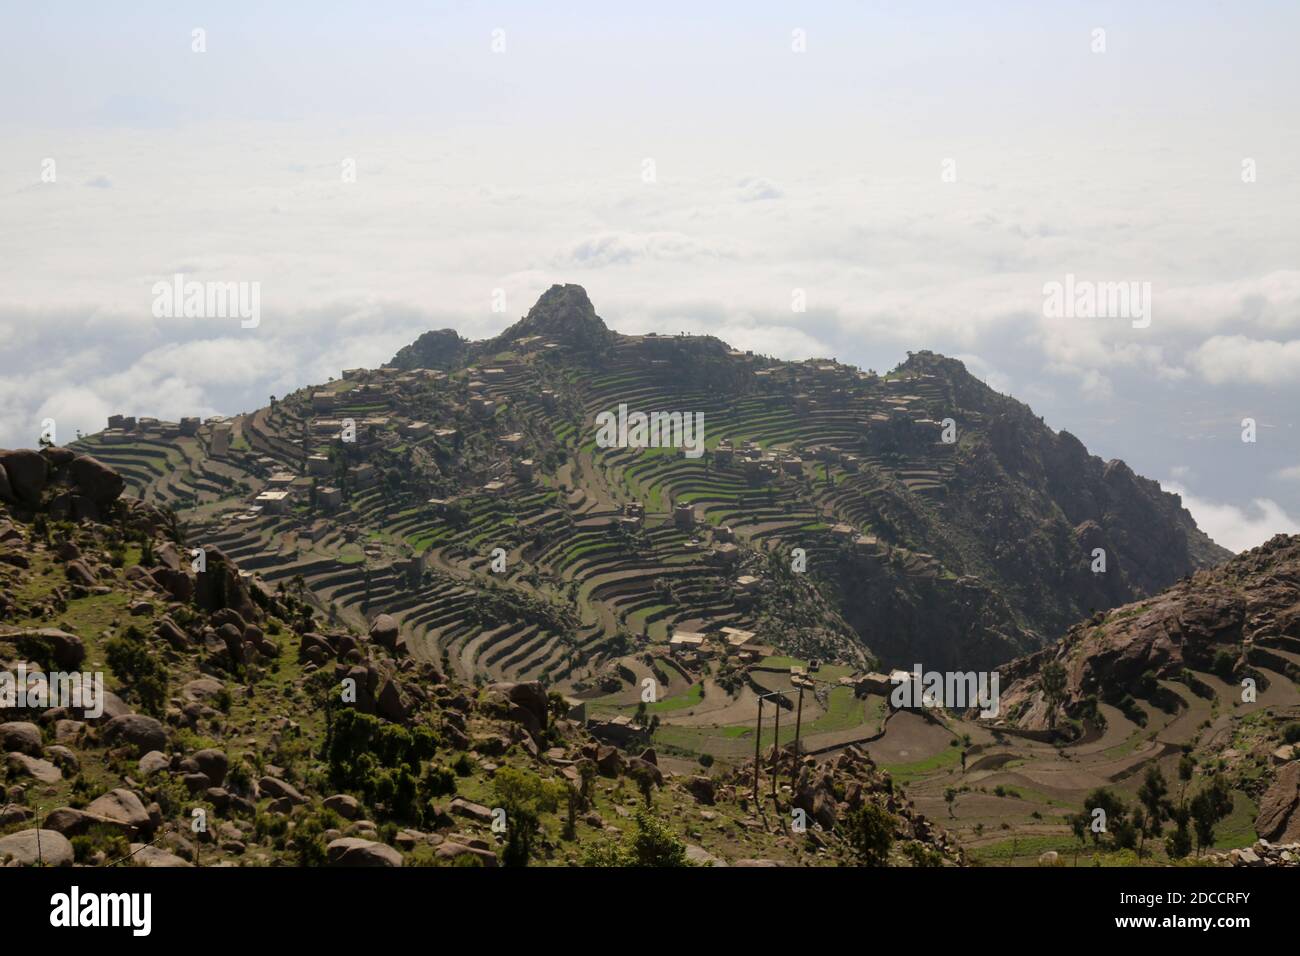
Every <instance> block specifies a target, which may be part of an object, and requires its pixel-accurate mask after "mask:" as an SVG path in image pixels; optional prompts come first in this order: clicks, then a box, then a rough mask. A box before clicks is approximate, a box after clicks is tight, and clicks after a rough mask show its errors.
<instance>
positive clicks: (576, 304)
mask: <svg viewBox="0 0 1300 956" xmlns="http://www.w3.org/2000/svg"><path fill="white" fill-rule="evenodd" d="M525 335H544V336H548V337H551V338H555V339H559V340H560V341H563V342H566V343H567V344H570V345H576V346H581V347H588V348H601V347H604V346H605V345H608V344H609V342H610V341H611V340H612V339H613V333H611V332H610V330H609V328H608V327H607V326H606V325H605V323H604V322H603V321H602V320H601V318H600V316H598V315H597V314H596V309H595V306H593V305H592V304H591V299H590V298H588V297H587V290H586V289H584V288H583V287H582V286H580V285H576V284H572V285H559V284H556V285H553V286H551V287H550V288H549V289H547V290H546V291H545V292H543V293H542V295H541V297H540V298H538V300H537V302H536V304H534V305H533V307H532V308H531V309H529V310H528V314H527V315H526V316H524V317H523V318H522V319H520V320H519V321H518V322H516V323H515V324H514V325H512V326H510V328H508V329H506V330H505V331H504V332H502V333H501V336H500V338H501V339H502V340H506V341H512V340H514V339H518V338H521V337H523V336H525Z"/></svg>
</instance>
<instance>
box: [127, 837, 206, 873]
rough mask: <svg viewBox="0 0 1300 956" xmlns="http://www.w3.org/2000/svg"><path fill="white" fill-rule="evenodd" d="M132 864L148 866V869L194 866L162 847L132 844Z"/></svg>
mask: <svg viewBox="0 0 1300 956" xmlns="http://www.w3.org/2000/svg"><path fill="white" fill-rule="evenodd" d="M131 863H132V864H133V865H134V866H148V867H160V868H161V867H182V866H193V865H194V864H193V863H191V862H189V861H188V860H184V859H182V858H181V857H179V856H177V855H176V854H175V853H171V852H169V851H167V850H164V849H163V848H162V847H158V846H150V845H149V844H147V843H132V844H131Z"/></svg>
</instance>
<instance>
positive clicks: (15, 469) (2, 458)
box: [0, 448, 50, 506]
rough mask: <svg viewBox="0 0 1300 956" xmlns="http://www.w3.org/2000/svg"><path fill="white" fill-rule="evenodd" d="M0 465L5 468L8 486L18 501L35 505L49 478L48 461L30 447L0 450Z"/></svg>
mask: <svg viewBox="0 0 1300 956" xmlns="http://www.w3.org/2000/svg"><path fill="white" fill-rule="evenodd" d="M0 467H3V468H4V470H5V475H6V476H7V477H8V479H9V487H10V489H11V491H12V494H13V495H14V497H15V498H16V499H17V500H18V502H19V503H21V504H25V505H31V506H35V505H38V504H40V502H41V492H42V491H44V490H45V486H46V485H47V484H48V483H49V480H50V463H49V462H48V461H46V460H45V459H44V458H42V457H41V455H40V453H39V452H35V451H32V450H31V449H30V448H19V449H17V450H15V451H3V450H0Z"/></svg>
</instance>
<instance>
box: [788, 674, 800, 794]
mask: <svg viewBox="0 0 1300 956" xmlns="http://www.w3.org/2000/svg"><path fill="white" fill-rule="evenodd" d="M802 724H803V684H800V685H799V708H798V710H796V711H795V714H794V757H795V760H794V769H793V770H791V771H790V789H791V790H793V789H794V787H795V783H796V781H797V778H798V776H799V764H800V763H802V760H801V759H800V757H802V755H803V751H802V748H801V747H800V745H799V730H800V727H801V726H802Z"/></svg>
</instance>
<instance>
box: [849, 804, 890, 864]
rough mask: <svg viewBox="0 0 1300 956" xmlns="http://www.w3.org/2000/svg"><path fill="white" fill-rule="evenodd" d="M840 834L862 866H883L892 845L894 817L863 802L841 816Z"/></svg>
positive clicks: (882, 809) (875, 806) (880, 808)
mask: <svg viewBox="0 0 1300 956" xmlns="http://www.w3.org/2000/svg"><path fill="white" fill-rule="evenodd" d="M840 829H841V832H842V835H843V837H844V839H845V841H846V842H847V843H848V845H849V847H850V848H851V849H852V850H853V854H854V856H856V857H857V858H858V860H859V861H860V862H861V863H862V864H863V865H865V866H883V865H884V864H885V862H886V861H887V860H888V859H889V848H890V847H891V846H893V845H894V832H895V826H894V818H893V817H892V816H891V815H890V814H889V812H888V811H887V810H885V809H884V808H883V807H879V806H877V805H876V804H874V803H871V802H870V801H868V802H864V803H863V804H862V805H861V806H859V807H857V808H856V809H854V810H850V811H849V812H848V813H847V814H845V816H844V821H843V823H842V824H841V826H840Z"/></svg>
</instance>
